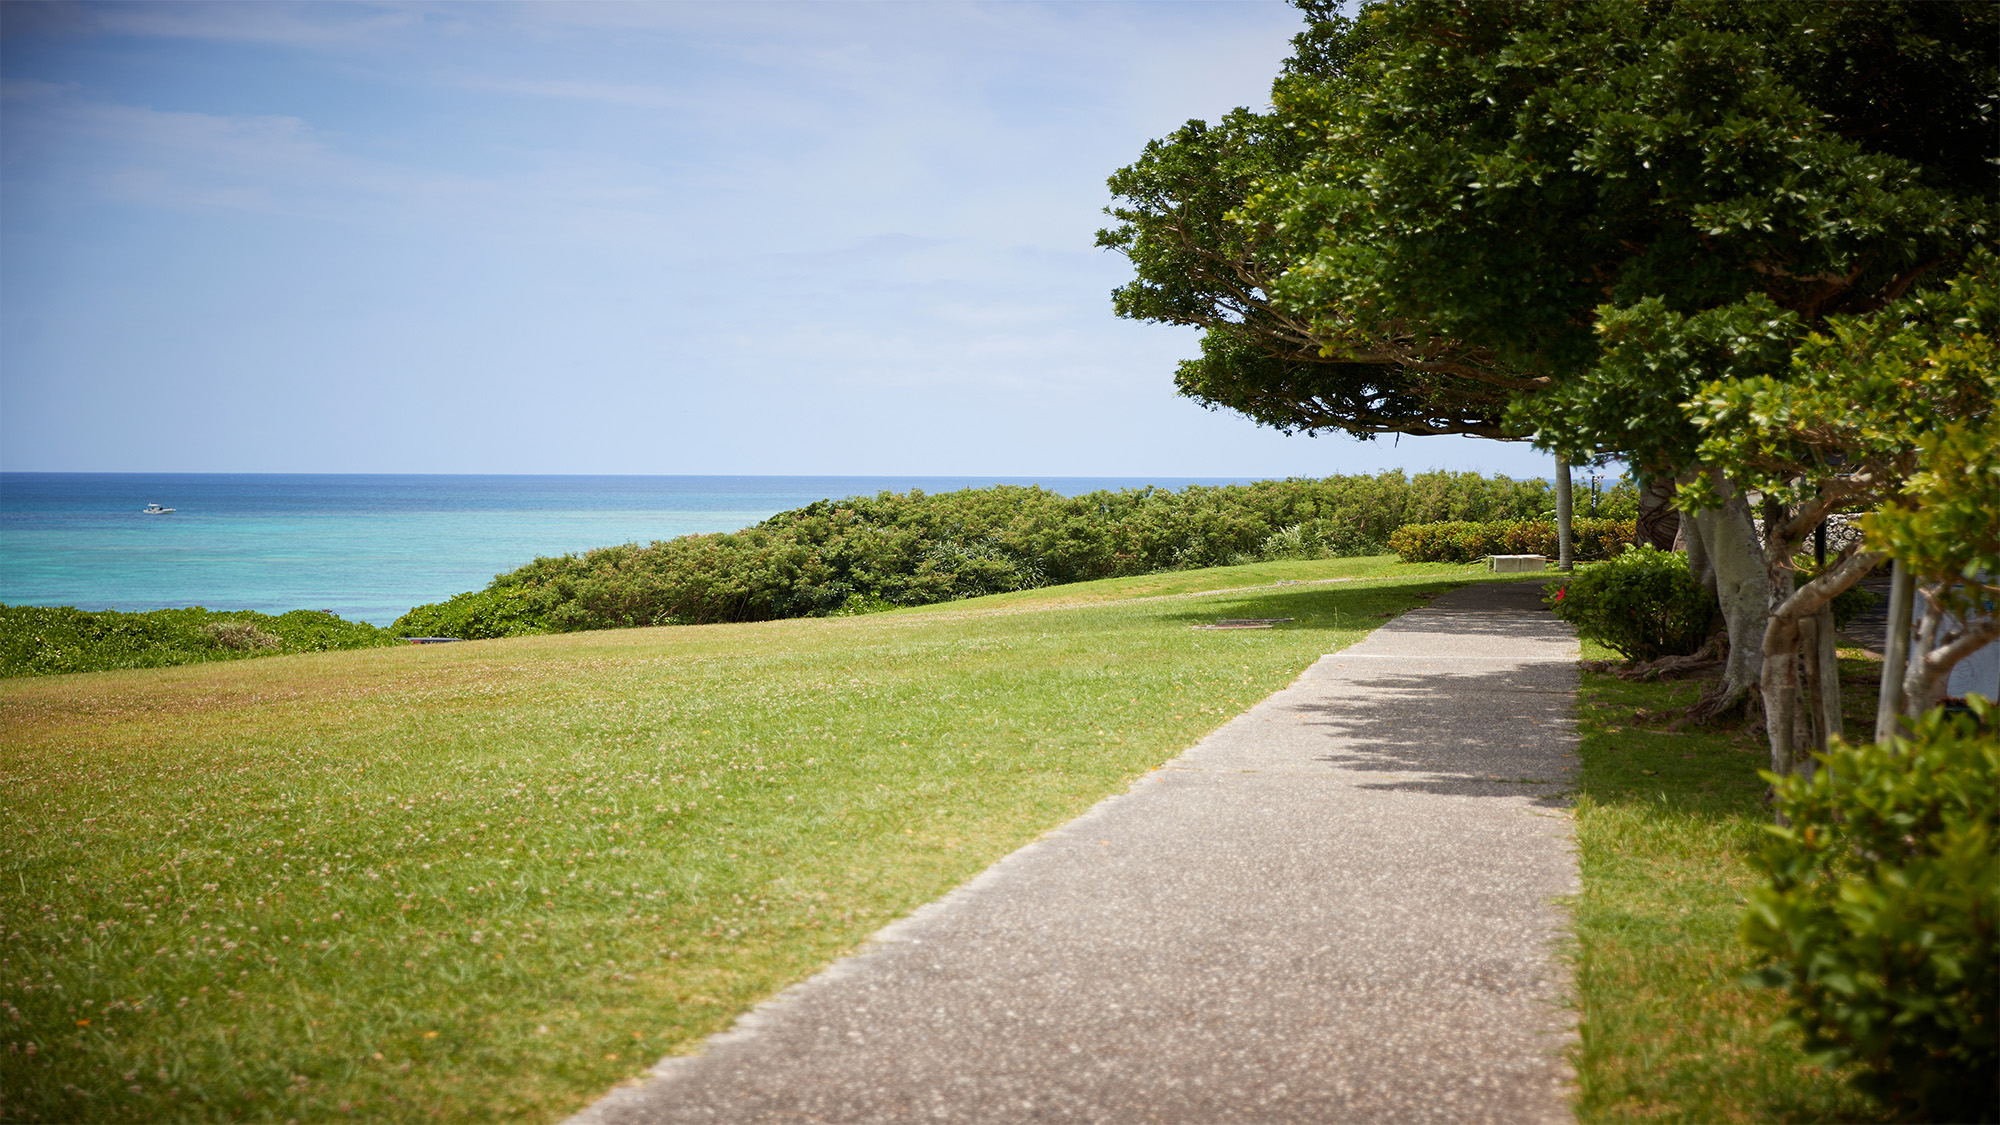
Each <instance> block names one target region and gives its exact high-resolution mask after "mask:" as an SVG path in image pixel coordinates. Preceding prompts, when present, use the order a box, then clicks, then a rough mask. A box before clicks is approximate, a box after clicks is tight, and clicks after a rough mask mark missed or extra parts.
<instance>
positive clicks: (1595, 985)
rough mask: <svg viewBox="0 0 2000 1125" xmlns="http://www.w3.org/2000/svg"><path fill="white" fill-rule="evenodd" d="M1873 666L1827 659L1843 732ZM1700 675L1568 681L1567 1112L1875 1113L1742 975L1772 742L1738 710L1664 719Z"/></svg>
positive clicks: (1719, 1117) (1692, 693) (1870, 681)
mask: <svg viewBox="0 0 2000 1125" xmlns="http://www.w3.org/2000/svg"><path fill="white" fill-rule="evenodd" d="M1586 647H1587V648H1588V647H1591V646H1586ZM1586 655H1592V654H1591V653H1588V652H1587V653H1586ZM1595 655H1596V656H1599V657H1608V656H1610V655H1611V654H1609V653H1604V652H1599V653H1596V654H1595ZM1880 668H1881V665H1880V664H1879V663H1878V662H1876V661H1871V660H1867V659H1861V658H1858V657H1856V658H1844V659H1843V660H1842V661H1841V672H1842V679H1843V680H1844V681H1845V682H1844V684H1843V693H1842V695H1843V701H1844V702H1845V704H1846V708H1847V715H1846V721H1847V728H1848V730H1849V732H1850V733H1852V734H1854V735H1856V736H1857V737H1859V738H1863V739H1866V738H1867V737H1869V736H1870V734H1871V733H1872V728H1873V725H1874V706H1875V687H1876V683H1877V678H1878V677H1879V675H1880ZM1703 686H1705V685H1704V684H1702V683H1699V682H1683V683H1669V684H1657V683H1656V684H1635V683H1626V682H1624V681H1621V680H1619V679H1618V678H1616V677H1615V676H1612V675H1609V674H1605V673H1595V672H1587V673H1585V674H1584V677H1583V689H1582V692H1581V695H1580V698H1579V710H1580V726H1581V732H1582V736H1583V741H1582V746H1581V749H1580V752H1579V756H1580V758H1581V763H1580V768H1579V782H1578V793H1577V803H1576V834H1577V854H1578V859H1579V862H1580V864H1581V867H1582V874H1583V894H1582V895H1581V897H1580V898H1579V900H1578V903H1577V906H1576V914H1575V918H1576V940H1577V949H1576V952H1577V972H1576V983H1575V988H1576V994H1577V1001H1578V1007H1579V1008H1580V1009H1581V1026H1580V1030H1581V1033H1582V1038H1581V1042H1580V1044H1579V1046H1578V1048H1577V1050H1576V1052H1575V1062H1576V1069H1577V1074H1578V1082H1579V1090H1578V1100H1577V1116H1578V1117H1579V1118H1580V1119H1581V1120H1584V1121H1699V1122H1707V1121H1868V1120H1880V1119H1882V1117H1883V1116H1884V1111H1883V1110H1882V1109H1881V1108H1880V1107H1877V1106H1874V1105H1872V1104H1870V1103H1869V1102H1868V1101H1867V1100H1865V1099H1864V1098H1862V1097H1861V1096H1860V1095H1857V1094H1855V1093H1853V1092H1851V1091H1849V1090H1848V1089H1846V1088H1845V1087H1844V1086H1843V1085H1842V1083H1841V1076H1840V1075H1838V1074H1835V1073H1829V1072H1827V1071H1824V1070H1822V1069H1820V1068H1819V1067H1816V1066H1814V1065H1812V1064H1811V1063H1810V1062H1809V1061H1808V1060H1807V1059H1806V1057H1805V1055H1804V1053H1803V1051H1802V1049H1801V1047H1800V1041H1799V1035H1798V1033H1796V1032H1788V1033H1783V1032H1774V1031H1773V1030H1772V1025H1773V1024H1775V1023H1776V1022H1777V1021H1778V1020H1779V1019H1780V1018H1782V1017H1783V1015H1784V1008H1785V1002H1784V995H1783V994H1782V993H1780V992H1776V991H1772V990H1767V989H1757V988H1750V987H1746V986H1745V985H1743V984H1741V983H1739V978H1740V977H1741V976H1742V975H1743V974H1744V973H1745V972H1746V971H1748V969H1749V968H1750V956H1749V950H1748V949H1747V948H1746V947H1745V946H1744V945H1743V944H1742V942H1741V941H1740V940H1739V939H1738V937H1737V926H1738V924H1739V923H1740V921H1741V918H1742V913H1743V904H1744V899H1745V894H1746V892H1747V890H1748V888H1749V887H1750V885H1751V883H1752V880H1753V878H1754V876H1753V874H1752V872H1751V870H1750V867H1749V865H1748V863H1747V862H1746V861H1747V859H1748V857H1749V855H1750V854H1751V853H1752V852H1753V851H1754V850H1755V848H1756V847H1757V845H1758V840H1759V837H1760V835H1761V833H1762V830H1763V826H1764V825H1765V824H1768V823H1770V820H1771V813H1770V810H1769V809H1768V808H1766V807H1765V805H1764V803H1763V799H1764V793H1765V789H1766V786H1765V784H1764V782H1763V781H1762V780H1761V779H1760V778H1758V776H1757V770H1758V769H1760V768H1765V767H1767V765H1768V758H1769V751H1768V749H1767V745H1766V743H1765V741H1764V738H1763V736H1762V734H1761V733H1759V734H1752V733H1750V732H1748V731H1744V730H1740V729H1737V727H1738V725H1739V724H1735V723H1732V724H1726V725H1724V726H1722V727H1721V728H1720V729H1718V728H1715V727H1709V728H1690V729H1688V730H1683V731H1674V730H1672V729H1669V728H1670V726H1671V724H1670V722H1669V721H1668V716H1667V714H1666V713H1668V712H1671V711H1672V710H1674V709H1676V708H1685V707H1686V706H1687V705H1688V704H1690V703H1692V702H1694V700H1695V698H1696V697H1697V696H1698V695H1699V694H1700V691H1701V689H1702V687H1703Z"/></svg>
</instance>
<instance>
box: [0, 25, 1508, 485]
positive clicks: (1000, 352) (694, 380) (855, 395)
mask: <svg viewBox="0 0 2000 1125" xmlns="http://www.w3.org/2000/svg"><path fill="white" fill-rule="evenodd" d="M0 20H4V26H0V30H3V31H4V35H0V52H4V54H0V79H3V80H4V100H0V468H5V469H10V470H52V471H218V472H227V471H234V472H258V471H269V472H500V473H506V472H522V473H568V472H575V473H799V474H834V473H853V474H878V473H879V474H1003V475H1035V474H1049V475H1058V474H1066V475H1117V476H1144V475H1162V476H1166V475H1173V476H1207V475H1215V476H1238V475H1248V476H1266V475H1286V474H1310V475H1323V474H1327V473H1334V472H1355V471H1373V470H1375V469H1377V468H1382V467H1389V466H1403V467H1407V468H1412V469H1426V468H1433V467H1449V468H1470V469H1479V470H1483V471H1502V472H1509V473H1513V474H1514V475H1517V476H1519V475H1544V474H1545V473H1546V472H1547V471H1548V468H1547V466H1548V461H1547V460H1546V458H1544V457H1542V456H1541V455H1539V454H1537V453H1535V452H1534V451H1532V450H1529V449H1526V448H1524V447H1522V446H1518V445H1511V446H1510V445H1500V444H1496V443H1492V442H1482V441H1473V440H1468V439H1461V438H1433V439H1422V440H1415V439H1408V438H1405V439H1402V440H1401V441H1400V442H1396V443H1392V442H1391V441H1388V440H1380V441H1375V442H1365V443H1364V442H1358V441H1355V440H1353V439H1350V438H1345V437H1339V436H1328V437H1320V438H1300V437H1292V438H1287V437H1284V436H1282V435H1279V434H1277V433H1275V432H1273V431H1270V430H1268V429H1262V428H1259V427H1256V426H1255V425H1253V424H1252V423H1250V422H1248V421H1247V420H1245V419H1242V418H1240V417H1238V416H1235V415H1230V414H1219V413H1211V412H1207V411H1204V410H1202V409H1201V408H1199V407H1198V406H1196V405H1195V404H1194V403H1192V402H1190V401H1188V400H1185V399H1181V398H1177V397H1175V396H1174V394H1173V387H1172V374H1173V367H1174V364H1175V362H1176V361H1177V360H1178V359H1180V358H1183V357H1184V356H1187V355H1190V354H1193V352H1194V350H1195V337H1194V334H1193V333H1191V332H1189V331H1186V330H1177V329H1171V328H1166V327H1161V326H1155V325H1142V324H1134V323H1131V322H1127V321H1121V320H1118V319H1117V318H1115V317H1113V316H1112V315H1111V312H1110V303H1109V300H1108V293H1109V291H1110V289H1111V288H1112V287H1113V286H1115V285H1117V284H1119V283H1120V282H1121V281H1122V280H1123V279H1124V278H1125V276H1126V268H1125V263H1124V260H1123V259H1122V258H1119V257H1117V256H1115V255H1111V254H1108V253H1105V252H1103V251H1100V250H1097V249H1095V248H1094V247H1093V246H1092V235H1093V233H1094V232H1095V230H1096V229H1097V228H1098V227H1099V226H1101V225H1103V222H1104V216H1103V215H1102V213H1101V209H1102V208H1103V207H1104V206H1105V204H1106V203H1107V202H1109V200H1108V197H1107V194H1106V191H1105V188H1104V179H1105V177H1106V176H1107V175H1108V174H1110V172H1111V171H1113V170H1114V169H1115V168H1117V167H1119V166H1120V165H1123V164H1126V163H1129V162H1130V161H1131V160H1132V159H1133V158H1134V157H1135V156H1136V155H1137V154H1138V152H1139V150H1140V148H1141V146H1143V145H1144V143H1145V142H1146V141H1147V140H1148V139H1150V138H1153V137H1157V136H1160V135H1162V134H1164V133H1166V132H1168V131H1169V130H1171V129H1173V128H1174V127H1176V126H1177V125H1178V124H1180V123H1181V122H1182V121H1185V120H1187V119H1189V118H1194V117H1203V118H1210V119H1212V118H1215V117H1217V116H1219V115H1220V114H1222V113H1224V112H1226V111H1227V110H1228V109H1230V108H1231V107H1233V106H1237V105H1262V104H1264V103H1265V101H1266V98H1267V94H1268V90H1269V84H1270V80H1271V77H1272V76H1273V75H1274V74H1275V73H1276V70H1277V67H1278V64H1279V62H1280V60H1281V59H1282V58H1283V57H1284V56H1285V54H1286V53H1287V50H1288V39H1289V37H1290V35H1291V34H1292V33H1293V32H1294V31H1295V30H1296V28H1297V26H1298V17H1297V14H1296V13H1295V12H1294V11H1293V10H1292V9H1290V8H1288V7H1285V6H1284V5H1282V4H1279V3H1275V2H1272V3H1264V2H1259V0H1230V2H1220V3H1171V2H1158V0H1147V2H1141V3H1114V2H1101V3H1100V2H1090V3H1051V4H1035V3H994V4H967V5H960V4H950V3H916V2H910V3H891V4H860V3H840V2H817V3H806V4H782V3H754V2H748V3H746V2H737V3H616V4H605V5H597V4H589V3H560V4H450V5H404V4H366V3H341V4H331V5H316V4H301V3H286V4H276V3H265V4H258V3H229V4H218V5H207V4H173V3H146V4H139V5H118V4H111V5H95V4H85V5H74V4H31V3H19V2H16V3H7V4H4V5H0Z"/></svg>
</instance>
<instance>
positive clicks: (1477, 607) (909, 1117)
mask: <svg viewBox="0 0 2000 1125" xmlns="http://www.w3.org/2000/svg"><path fill="white" fill-rule="evenodd" d="M1540 592H1541V591H1540V585H1539V584H1538V583H1516V584H1509V585H1483V586H1471V587H1466V588H1463V589H1459V590H1456V591H1452V592H1451V593H1448V594H1445V595H1444V596H1442V597H1440V598H1438V599H1437V600H1436V601H1435V602H1434V603H1432V604H1431V605H1430V606H1429V607H1427V608H1424V609H1419V610H1416V611H1413V612H1411V613H1408V614H1405V615H1404V616H1402V617H1400V618H1398V619H1396V620H1394V621H1392V622H1390V623H1389V624H1387V625H1384V626H1383V627H1382V628H1381V629H1379V630H1377V631H1376V632H1375V633H1374V634H1373V635H1371V636H1369V637H1368V638H1367V639H1366V640H1364V641H1362V642H1361V643H1360V644H1357V645H1355V646H1354V647H1352V648H1350V649H1347V650H1346V651H1344V652H1340V653H1336V654H1334V655H1332V656H1328V657H1325V658H1323V659H1321V660H1320V661H1319V662H1318V663H1316V664H1314V665H1313V667H1312V668H1311V669H1309V670H1308V671H1307V672H1306V673H1305V674H1304V675H1303V676H1301V677H1300V678H1299V680H1298V681H1297V682H1296V683H1294V684H1293V685H1292V686H1290V687H1288V688H1286V689H1285V690H1283V691H1281V692H1279V693H1277V694H1276V695H1273V696H1271V697H1270V698H1269V699H1266V700H1264V701H1263V702H1262V703H1260V704H1258V705H1257V706H1256V707H1254V708H1252V709H1251V710H1250V711H1249V712H1247V713H1245V714H1243V715H1241V716H1239V717H1237V718H1236V719H1234V720H1232V721H1231V722H1230V723H1228V724H1227V725H1226V726H1224V727H1222V728H1221V729H1220V730H1217V731H1216V732H1215V733H1214V734H1212V735H1210V736H1209V737H1208V738H1206V739H1203V740H1202V741H1201V742H1200V743H1199V744H1198V745H1196V746H1195V747H1194V748H1193V749H1191V750H1189V751H1188V752H1187V753H1186V754H1183V755H1182V756H1181V757H1180V758H1178V759H1176V760H1175V761H1173V762H1172V763H1169V764H1168V765H1167V766H1166V767H1165V768H1163V769H1160V770H1156V771H1154V772H1153V773H1151V774H1148V775H1147V777H1146V778H1144V779H1142V780H1141V781H1140V782H1139V783H1138V784H1137V785H1135V786H1134V787H1133V788H1132V790H1131V791H1130V792H1127V793H1124V794H1120V795H1119V796H1116V797H1112V798H1110V799H1108V800H1106V801H1104V802H1103V803H1101V804H1099V805H1098V806H1097V807H1096V808H1094V809H1092V810H1091V811H1090V812H1088V813H1086V814H1084V815H1083V816H1081V817H1079V818H1078V819H1076V820H1074V821H1071V822H1070V823H1069V824H1066V825H1064V826H1063V827H1062V828H1061V829H1059V830H1057V831H1056V832H1053V833H1051V834H1050V835H1048V836H1046V837H1044V838H1042V839H1041V840H1039V841H1037V842H1035V843H1033V844H1030V845H1028V846H1027V847H1025V848H1022V849H1021V850H1020V851H1018V852H1015V853H1014V854H1013V855H1011V856H1008V857H1007V858H1006V859H1004V860H1002V861H1001V862H999V863H998V864H996V865H994V866H993V867H991V868H989V869H988V870H987V871H986V872H985V873H983V874H981V875H980V876H979V877H978V878H976V879H974V880H972V881H971V882H970V883H967V884H966V885H964V886H963V887H960V888H959V889H958V890H956V891H953V892H952V893H951V894H949V895H947V896H946V897H944V898H943V899H940V900H938V901H937V902H934V903H931V904H930V905H928V906H926V907H924V908H922V909H921V910H919V911H917V912H916V913H915V914H913V915H911V916H910V917H908V918H905V919H903V920H902V921H900V922H897V923H896V924H894V925H892V926H890V927H889V928H887V929H886V930H884V931H883V932H882V933H881V934H879V935H878V936H877V938H876V940H875V941H874V942H873V943H872V944H871V945H869V946H868V947H867V948H865V949H864V950H862V951H861V952H860V953H858V954H856V955H854V956H852V957H849V958H847V959H845V960H843V961H841V962H839V963H837V964H836V965H834V966H833V967H831V968H829V969H827V970H826V971H825V972H822V973H821V974H819V975H818V976H816V977H813V978H812V979H811V980H809V981H806V982H804V983H802V984H800V985H798V986H796V987H794V988H791V989H789V990H787V991H786V992H784V993H782V994H781V995H780V996H778V997H777V998H776V999H774V1000H772V1001H770V1002H768V1003H766V1004H764V1005H762V1006H760V1007H759V1008H758V1009H757V1010H755V1011H754V1012H752V1013H750V1014H749V1015H747V1016H745V1017H744V1018H743V1019H742V1020H741V1021H739V1022H738V1024H737V1025H736V1027H735V1029H733V1030H732V1031H730V1032H728V1033H726V1034H724V1035H720V1036H717V1037H715V1038H713V1039H711V1040H710V1041H709V1044H708V1046H707V1049H706V1051H705V1052H704V1053H703V1054H701V1055H698V1056H693V1057H690V1058H683V1059H670V1060H668V1061H666V1062H664V1063H662V1064H660V1066H659V1067H657V1068H656V1069H655V1070H654V1071H653V1073H652V1074H651V1075H650V1076H649V1077H648V1080H647V1081H646V1083H645V1084H644V1085H639V1086H628V1087H624V1088H621V1089H619V1090H617V1091H615V1092H613V1093H612V1094H611V1095H609V1096H608V1097H606V1098H605V1099H604V1100H602V1101H600V1102H599V1103H598V1104H596V1105H595V1106H592V1107H591V1108H590V1109H588V1110H586V1111H585V1112H584V1113H583V1114H581V1115H580V1116H579V1117H578V1118H576V1119H575V1120H576V1121H578V1122H588V1123H592V1125H596V1123H605V1125H611V1123H620V1125H622V1123H628V1122H629V1123H638V1122H753V1121H784V1122H813V1121H856V1122H859V1121H954V1122H962V1121H978V1122H986V1121H996V1122H997V1121H1095V1122H1128V1121H1129V1122H1153V1121H1158V1122H1289V1121H1334V1122H1364V1121H1365V1122H1375V1121H1451V1122H1462V1121H1537V1122H1539V1121H1567V1120H1568V1119H1569V1116H1570V1115H1569V1110H1568V1107H1567V1104H1566V1101H1565V1097H1564V1093H1563V1082H1564V1080H1565V1078H1566V1075H1567V1072H1566V1070H1565V1068H1564V1065H1563V1063H1562V1057H1561V1055H1562V1049H1563V1046H1564V1045H1565V1043H1566V1042H1567V1040H1566V1036H1567V1034H1568V1029H1569V1026H1570V1021H1569V1020H1568V1018H1567V1016H1566V1015H1565V1013H1564V1012H1563V1010H1562V1008H1561V1007H1560V1003H1561V996H1562V990H1563V986H1564V977H1563V973H1562V970H1561V963H1560V958H1559V951H1558V950H1557V949H1556V948H1555V947H1554V946H1555V943H1556V942H1557V941H1558V940H1559V937H1560V934H1561V931H1562V928H1563V926H1564V918H1563V915H1562V914H1561V912H1560V911H1559V909H1558V908H1557V907H1555V906H1554V905H1552V903H1551V900H1552V899H1553V898H1555V897H1556V896H1561V895H1566V894H1573V893H1575V890H1576V887H1577V875H1576V864H1575V860H1574V858H1573V856H1572V854H1571V850H1570V840H1569V836H1570V833H1569V818H1568V813H1567V811H1566V810H1565V807H1564V802H1563V800H1562V799H1561V797H1560V794H1561V792H1562V791H1563V790H1564V789H1565V788H1567V783H1566V781H1565V780H1564V779H1565V778H1566V777H1567V776H1568V774H1567V773H1566V771H1567V769H1568V768H1569V767H1570V766H1571V765H1572V764H1573V761H1574V759H1573V758H1572V757H1571V753H1572V751H1573V748H1574V733H1573V725H1572V707H1573V696H1574V691H1575V686H1576V672H1575V660H1576V656H1577V648H1576V642H1575V641H1574V639H1573V638H1572V636H1571V634H1570V632H1569V630H1568V629H1567V627H1566V626H1564V625H1563V624H1562V623H1561V622H1558V621H1556V620H1555V619H1554V618H1552V617H1551V616H1549V615H1548V614H1547V613H1546V612H1544V611H1543V610H1542V609H1541V607H1540V602H1539V595H1540Z"/></svg>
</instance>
